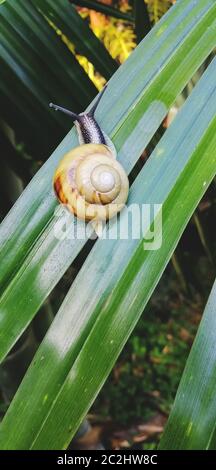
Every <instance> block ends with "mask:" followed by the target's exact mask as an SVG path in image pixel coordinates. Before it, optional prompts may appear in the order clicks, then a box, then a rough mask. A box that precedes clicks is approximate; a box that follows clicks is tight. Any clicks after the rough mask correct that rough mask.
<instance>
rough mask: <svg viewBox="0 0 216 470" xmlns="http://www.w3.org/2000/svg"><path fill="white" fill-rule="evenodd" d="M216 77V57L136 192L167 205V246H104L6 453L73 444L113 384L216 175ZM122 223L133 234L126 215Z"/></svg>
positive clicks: (4, 437) (15, 418)
mask: <svg viewBox="0 0 216 470" xmlns="http://www.w3.org/2000/svg"><path fill="white" fill-rule="evenodd" d="M215 72H216V60H215V61H213V62H212V64H211V66H210V67H209V68H208V70H207V72H206V74H205V76H203V78H202V79H201V81H200V82H199V84H198V85H197V87H196V88H195V90H194V92H193V94H192V95H191V97H190V98H189V100H188V101H187V102H186V104H185V106H184V108H182V110H181V111H180V113H179V114H178V116H177V118H176V120H175V121H174V123H173V125H172V126H171V127H170V128H169V129H168V131H167V132H166V134H165V136H164V137H163V138H162V140H161V141H160V143H159V145H158V146H157V148H156V149H155V151H154V152H153V154H152V155H151V157H150V159H149V160H148V162H147V164H146V165H145V167H144V168H143V170H142V171H141V172H140V174H139V176H138V177H137V179H136V181H135V183H134V184H133V186H132V189H131V193H130V200H129V202H130V203H131V204H133V203H138V204H142V203H154V204H155V203H162V204H163V243H162V246H161V248H160V249H159V250H156V251H146V250H145V251H144V250H143V240H139V239H137V240H131V239H129V240H112V239H111V240H109V241H107V240H99V241H97V243H96V245H95V247H94V248H93V250H92V252H91V253H90V255H89V256H88V258H87V260H86V262H85V264H84V266H83V268H82V269H81V271H80V273H79V275H78V276H77V278H76V280H75V282H74V283H73V286H72V288H71V289H70V292H69V294H68V295H67V297H66V299H65V301H64V303H63V304H62V307H61V309H60V311H59V313H58V314H57V316H56V318H55V320H54V322H53V324H52V326H51V327H50V330H49V332H48V334H47V336H46V338H45V340H44V342H43V343H42V345H41V346H40V348H39V350H38V353H37V354H36V356H35V358H34V361H33V363H32V366H31V367H30V369H29V371H28V373H27V375H26V377H25V379H24V381H23V383H22V385H21V387H20V389H19V391H18V393H17V395H16V397H15V399H14V401H13V403H12V405H11V407H10V409H9V412H8V414H7V415H6V417H5V419H4V421H3V423H2V428H1V437H0V444H1V446H2V448H5V449H7V448H19V449H21V448H34V449H39V448H41V449H42V448H50V449H51V448H52V449H54V448H64V447H66V446H67V444H68V443H69V441H70V439H71V436H72V435H73V434H74V432H75V431H76V429H77V427H78V426H79V424H80V422H81V420H82V418H83V416H84V415H85V413H86V412H87V410H88V408H89V406H90V405H91V403H92V402H93V400H94V398H95V396H96V395H97V393H98V391H99V389H100V388H101V386H102V385H103V383H104V381H105V379H106V377H107V375H108V373H109V372H110V370H111V368H112V367H113V364H114V362H115V360H116V358H117V356H118V354H119V353H120V351H121V349H122V347H123V346H124V344H125V342H126V340H127V338H128V336H129V334H130V333H131V331H132V329H133V328H134V326H135V324H136V322H137V320H138V318H139V317H140V315H141V313H142V311H143V308H144V306H145V305H146V302H147V301H148V299H149V297H150V295H151V293H152V291H153V289H154V287H155V285H156V284H157V282H158V280H159V278H160V276H161V274H162V272H163V270H164V268H165V266H166V264H167V262H168V261H169V258H170V256H171V254H172V252H173V250H174V249H175V246H176V244H177V242H178V240H179V237H180V236H181V234H182V232H183V230H184V228H185V226H186V224H187V222H188V220H189V219H190V217H191V214H192V212H193V210H194V209H195V207H196V205H197V203H198V201H199V200H200V198H201V197H202V195H203V193H204V192H205V190H206V189H207V187H208V185H209V184H210V182H211V180H212V179H213V177H214V174H215V171H216V145H215V144H216V132H215V131H216V118H215V106H216V85H215V83H214V80H212V78H213V77H214V75H215ZM120 220H121V222H122V223H123V224H125V225H124V228H125V230H126V226H127V215H126V212H123V213H121V215H120ZM152 222H153V219H152ZM170 226H172V230H170ZM113 229H114V225H112V224H111V228H110V231H111V232H112V230H113ZM102 273H103V275H102ZM83 286H85V290H83ZM71 367H72V368H71ZM32 390H33V391H34V392H33V393H32ZM80 397H82V400H80V399H79V398H80ZM32 417H34V419H33V420H32ZM23 423H25V427H24V426H23ZM30 430H31V432H30Z"/></svg>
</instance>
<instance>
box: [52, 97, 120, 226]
mask: <svg viewBox="0 0 216 470" xmlns="http://www.w3.org/2000/svg"><path fill="white" fill-rule="evenodd" d="M104 91H105V88H104V90H103V91H102V93H101V94H100V95H99V98H98V99H97V100H96V101H95V103H94V105H93V107H92V109H91V110H90V111H89V112H88V113H81V114H75V113H73V112H71V111H68V110H66V109H65V108H62V107H60V106H57V105H53V104H52V103H50V106H51V107H53V108H54V109H55V110H60V111H63V112H64V113H66V114H68V115H70V116H71V117H72V119H73V122H74V123H75V126H76V129H77V132H78V137H79V143H80V146H78V147H76V148H74V149H73V150H71V151H70V152H68V153H67V154H66V155H65V156H64V158H63V159H62V161H61V162H60V164H59V166H58V167H57V169H56V171H55V174H54V179H53V185H54V191H55V193H56V196H57V198H58V199H59V201H60V202H61V203H63V204H65V205H66V206H67V207H68V209H69V210H70V211H71V212H72V213H73V214H75V215H76V216H77V217H79V218H80V219H84V220H91V219H96V220H107V219H110V218H112V217H114V216H115V215H116V214H117V213H118V212H119V211H121V210H122V209H123V207H124V205H125V203H126V201H127V197H128V191H129V183H128V177H127V174H126V173H125V170H124V169H123V167H122V166H121V164H120V163H119V162H118V161H117V160H116V150H115V147H114V145H113V142H112V141H111V139H110V138H109V137H108V136H107V135H106V134H105V133H104V132H103V130H102V129H101V128H100V126H99V124H98V123H97V121H96V120H95V117H94V113H95V110H96V108H97V105H98V103H99V101H100V100H101V97H102V95H103V93H104Z"/></svg>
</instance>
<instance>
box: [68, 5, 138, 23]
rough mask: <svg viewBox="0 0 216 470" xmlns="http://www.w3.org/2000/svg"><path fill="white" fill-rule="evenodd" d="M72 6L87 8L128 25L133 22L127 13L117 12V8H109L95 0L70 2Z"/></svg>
mask: <svg viewBox="0 0 216 470" xmlns="http://www.w3.org/2000/svg"><path fill="white" fill-rule="evenodd" d="M70 3H72V4H73V5H78V6H80V7H85V8H89V9H91V10H95V11H98V12H100V13H103V14H104V15H108V16H112V17H113V18H119V19H120V20H126V21H129V22H130V23H133V22H134V18H133V17H132V16H131V15H129V14H128V13H124V12H123V11H120V10H118V9H117V8H113V7H110V6H109V5H106V4H104V3H99V2H98V1H96V0H70Z"/></svg>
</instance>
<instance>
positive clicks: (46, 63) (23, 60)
mask: <svg viewBox="0 0 216 470" xmlns="http://www.w3.org/2000/svg"><path fill="white" fill-rule="evenodd" d="M0 62H1V77H0V91H1V93H0V105H1V118H3V119H4V120H5V121H6V122H7V123H8V124H9V125H10V126H11V127H12V128H13V129H14V130H15V131H16V132H17V135H18V138H19V139H20V140H23V141H25V143H26V145H27V147H28V149H29V151H30V153H31V154H32V155H33V156H35V157H37V159H38V160H41V159H44V157H45V156H46V153H45V152H48V151H51V150H52V149H53V147H54V145H56V144H57V142H58V141H59V139H60V138H61V137H62V135H64V133H65V132H66V131H67V130H69V127H70V125H69V121H68V120H67V119H66V118H65V117H64V116H63V117H60V116H59V115H58V114H57V113H51V111H50V109H49V107H48V103H49V102H50V101H54V100H56V101H58V102H62V103H64V104H66V103H67V102H68V105H70V100H71V106H72V107H73V108H74V110H75V111H80V110H81V109H80V106H86V105H87V104H88V103H89V101H91V99H93V97H94V95H95V94H96V88H95V86H94V85H93V83H92V82H91V80H90V79H89V78H88V76H87V75H86V73H85V72H84V70H83V68H82V67H81V66H80V64H79V63H78V62H77V60H76V59H75V57H74V56H73V54H71V53H70V52H69V50H68V48H67V47H66V46H65V44H63V42H62V41H61V39H60V38H59V37H58V36H57V35H56V33H55V32H54V30H53V28H51V27H50V25H49V24H48V22H47V21H46V20H45V19H44V18H43V16H42V15H41V14H40V13H39V12H38V11H37V10H36V9H35V7H34V6H33V5H32V4H31V2H22V1H21V0H19V1H17V2H15V1H13V0H8V1H7V2H5V3H3V4H2V5H0ZM50 83H52V87H50ZM12 90H15V91H16V92H14V93H13V95H12ZM77 94H79V95H80V99H79V101H78V99H77ZM36 115H37V119H36V118H35V116H36ZM49 136H52V137H51V138H50V137H49ZM38 143H39V144H38ZM39 152H40V153H39ZM44 154H45V155H44Z"/></svg>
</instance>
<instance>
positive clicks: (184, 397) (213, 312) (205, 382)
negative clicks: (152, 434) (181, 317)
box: [160, 281, 216, 450]
mask: <svg viewBox="0 0 216 470" xmlns="http://www.w3.org/2000/svg"><path fill="white" fill-rule="evenodd" d="M215 331H216V281H215V283H214V285H213V288H212V291H211V293H210V296H209V299H208V302H207V305H206V308H205V311H204V314H203V318H202V321H201V323H200V326H199V329H198V333H197V335H196V338H195V341H194V344H193V346H192V349H191V352H190V355H189V358H188V360H187V364H186V367H185V370H184V373H183V376H182V378H181V382H180V385H179V388H178V391H177V395H176V399H175V402H174V405H173V409H172V412H171V415H170V417H169V420H168V423H167V426H166V428H165V431H164V434H163V436H162V440H161V442H160V449H169V450H174V449H180V450H183V449H186V450H189V449H193V450H195V449H203V450H205V449H208V448H209V446H211V447H212V444H211V438H212V435H213V434H214V431H215V426H216V399H215V388H216V341H215Z"/></svg>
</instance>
